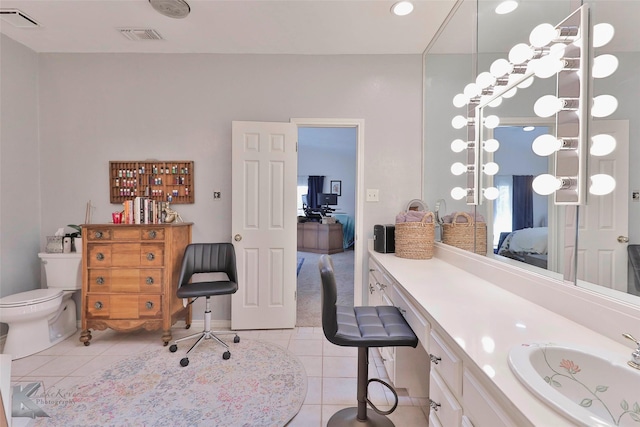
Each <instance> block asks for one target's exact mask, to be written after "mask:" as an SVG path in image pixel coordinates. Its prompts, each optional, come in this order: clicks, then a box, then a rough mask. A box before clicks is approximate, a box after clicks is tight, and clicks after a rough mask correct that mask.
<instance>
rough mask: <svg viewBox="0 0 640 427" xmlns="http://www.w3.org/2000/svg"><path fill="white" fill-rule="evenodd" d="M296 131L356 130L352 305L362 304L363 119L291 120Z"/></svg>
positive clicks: (363, 251)
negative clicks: (346, 128) (312, 129)
mask: <svg viewBox="0 0 640 427" xmlns="http://www.w3.org/2000/svg"><path fill="white" fill-rule="evenodd" d="M291 123H294V124H295V125H296V126H297V127H298V129H299V128H302V127H327V128H339V127H348V128H356V183H355V190H356V203H355V210H356V211H355V217H356V219H355V221H356V223H355V227H354V231H355V235H354V245H353V256H354V263H353V264H354V267H353V268H354V272H353V303H354V305H356V306H358V305H362V304H363V286H364V283H363V279H362V278H363V277H364V268H365V266H364V253H365V246H364V245H365V241H364V239H361V238H360V236H364V233H363V231H362V227H363V224H364V213H363V210H364V192H363V191H360V189H362V188H364V167H363V165H364V119H336V118H333V119H329V118H292V119H291Z"/></svg>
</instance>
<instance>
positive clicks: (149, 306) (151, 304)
mask: <svg viewBox="0 0 640 427" xmlns="http://www.w3.org/2000/svg"><path fill="white" fill-rule="evenodd" d="M145 306H146V307H147V309H149V310H151V309H152V308H153V301H147V303H146V304H145Z"/></svg>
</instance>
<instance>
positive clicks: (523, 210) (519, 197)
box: [511, 175, 533, 231]
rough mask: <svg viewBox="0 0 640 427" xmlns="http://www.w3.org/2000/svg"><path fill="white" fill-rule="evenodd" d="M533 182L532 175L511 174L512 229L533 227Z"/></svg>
mask: <svg viewBox="0 0 640 427" xmlns="http://www.w3.org/2000/svg"><path fill="white" fill-rule="evenodd" d="M532 182H533V176H532V175H514V176H513V216H512V218H511V222H512V226H513V228H512V230H514V231H515V230H522V229H523V228H531V227H533V187H532V186H531V183H532Z"/></svg>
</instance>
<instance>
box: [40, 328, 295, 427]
mask: <svg viewBox="0 0 640 427" xmlns="http://www.w3.org/2000/svg"><path fill="white" fill-rule="evenodd" d="M190 345H191V344H186V345H182V346H181V348H178V351H177V352H176V353H171V352H170V351H169V349H168V347H163V348H161V349H157V350H153V351H148V352H145V353H141V354H140V355H137V356H135V357H131V358H129V359H125V360H122V361H119V362H116V363H114V364H113V365H111V366H110V367H107V368H105V369H104V370H102V371H100V372H97V373H95V374H93V375H92V376H90V377H85V378H84V379H83V380H82V381H81V382H80V383H79V384H77V385H76V386H75V387H70V389H68V390H62V393H56V392H55V391H52V390H51V389H52V388H53V387H51V388H50V389H49V390H47V393H46V394H47V395H48V396H51V395H52V393H54V395H57V396H61V395H64V396H67V397H69V398H68V399H55V398H54V399H49V400H50V401H49V402H48V403H47V402H46V400H47V399H44V400H42V401H38V402H37V404H38V406H40V407H41V408H42V409H43V410H44V411H45V412H46V414H47V415H48V417H42V418H37V419H35V420H33V421H32V422H31V423H29V426H38V427H40V426H64V427H71V426H82V427H87V426H171V427H176V426H207V427H213V426H224V427H234V426H251V427H257V426H284V425H286V424H287V423H288V422H289V421H290V420H291V419H292V418H293V417H294V416H295V415H296V414H297V413H298V411H299V410H300V407H301V405H302V402H303V401H304V398H305V396H306V392H307V375H306V372H305V369H304V366H303V365H302V362H301V361H300V360H299V359H298V358H297V357H296V356H295V355H293V354H291V353H289V352H288V351H286V350H285V349H283V348H282V347H279V346H278V345H276V344H271V343H266V342H261V341H257V340H249V339H246V340H245V339H242V340H241V341H240V342H239V343H237V344H233V343H232V344H230V347H231V358H230V359H228V360H223V359H222V352H223V350H222V347H221V346H220V345H218V344H216V343H213V342H211V341H207V342H205V343H202V344H201V345H200V346H199V347H198V348H197V349H196V350H195V351H194V352H193V353H191V354H190V355H189V365H188V366H186V367H181V366H180V359H181V358H183V357H184V353H185V352H186V350H187V349H188V348H189V346H190ZM54 387H55V386H54ZM71 388H72V389H71Z"/></svg>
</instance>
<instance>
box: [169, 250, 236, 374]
mask: <svg viewBox="0 0 640 427" xmlns="http://www.w3.org/2000/svg"><path fill="white" fill-rule="evenodd" d="M200 273H226V275H227V277H228V279H227V280H213V281H194V280H193V279H194V275H195V274H200ZM237 276H238V274H237V272H236V253H235V250H234V248H233V245H232V244H231V243H192V244H190V245H188V246H187V248H186V249H185V251H184V257H183V258H182V269H181V271H180V279H179V282H178V286H179V287H178V292H177V293H176V295H177V296H178V298H193V299H192V300H191V301H189V304H192V303H193V302H194V301H195V300H196V299H198V298H199V297H205V298H206V299H207V304H206V307H205V310H204V330H203V331H202V332H200V333H197V334H192V335H189V336H188V337H184V338H180V339H177V340H175V341H174V342H173V344H171V346H170V347H169V351H171V352H172V353H173V352H175V351H176V350H178V343H179V342H180V341H184V340H188V339H191V338H195V337H199V338H198V340H197V341H196V342H195V344H193V345H192V346H191V348H190V349H189V351H187V355H188V354H189V353H191V351H192V350H194V349H195V348H196V347H197V346H198V345H200V343H201V342H202V341H203V340H208V339H214V340H216V341H218V342H219V343H220V344H222V345H223V346H225V348H226V349H227V350H226V351H225V352H224V353H223V354H222V358H223V359H225V360H226V359H228V358H230V357H231V352H230V351H229V346H228V345H227V344H226V343H225V342H224V341H222V340H221V339H220V338H218V337H217V336H216V335H223V334H235V337H234V338H233V342H234V343H238V342H240V337H239V336H238V334H236V333H235V332H232V331H212V330H211V301H210V297H212V296H216V295H227V294H233V293H235V292H236V291H237V290H238V279H237ZM188 364H189V358H188V357H186V356H185V357H184V358H183V359H181V360H180V365H182V366H187V365H188Z"/></svg>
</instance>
